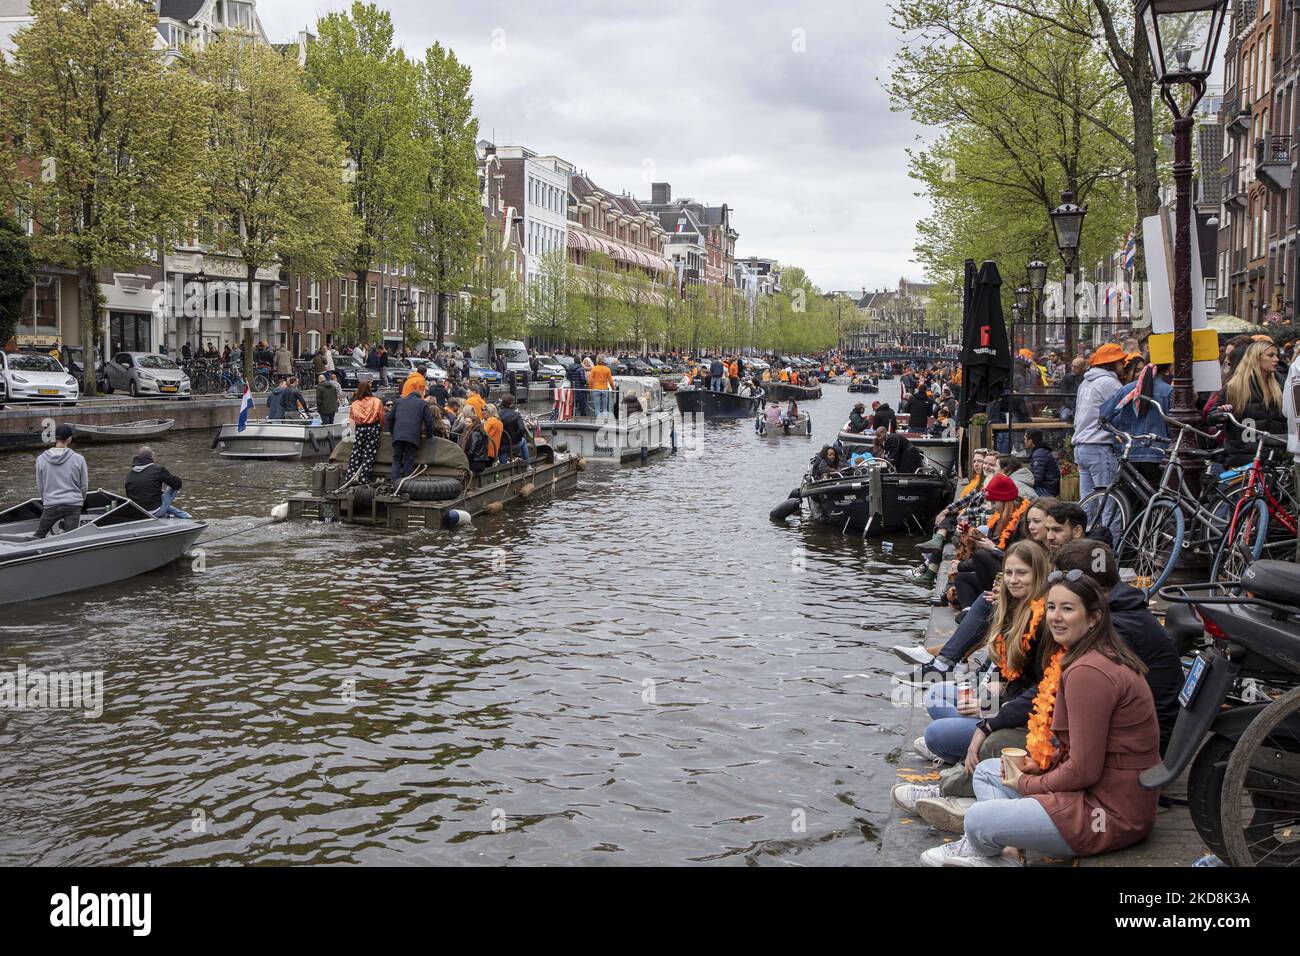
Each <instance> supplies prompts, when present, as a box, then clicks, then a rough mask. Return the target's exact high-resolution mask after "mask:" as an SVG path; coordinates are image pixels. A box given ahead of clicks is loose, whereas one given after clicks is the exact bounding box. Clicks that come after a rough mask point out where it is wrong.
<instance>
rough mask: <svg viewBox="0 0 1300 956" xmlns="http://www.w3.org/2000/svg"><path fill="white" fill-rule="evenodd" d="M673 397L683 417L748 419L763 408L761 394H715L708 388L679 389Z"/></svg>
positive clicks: (762, 396)
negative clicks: (701, 416)
mask: <svg viewBox="0 0 1300 956" xmlns="http://www.w3.org/2000/svg"><path fill="white" fill-rule="evenodd" d="M673 395H674V396H675V397H676V399H677V408H678V410H679V411H680V412H681V413H682V414H683V415H703V416H704V417H705V418H750V417H752V416H753V415H754V414H755V413H756V412H757V411H758V410H759V409H760V408H762V407H763V398H764V395H763V394H762V393H760V394H755V395H744V394H738V393H736V392H715V391H713V390H712V389H708V388H679V389H677V391H676V392H674V393H673Z"/></svg>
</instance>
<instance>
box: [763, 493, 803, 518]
mask: <svg viewBox="0 0 1300 956" xmlns="http://www.w3.org/2000/svg"><path fill="white" fill-rule="evenodd" d="M799 504H800V501H799V499H798V498H787V499H786V500H785V501H783V502H781V503H780V504H779V505H777V506H776V507H775V508H773V509H772V510H771V512H770V513H769V514H768V517H769V518H770V519H772V520H773V521H784V520H785V519H786V518H788V517H790V516H791V515H792V514H794V513H795V512H796V511H798V510H799Z"/></svg>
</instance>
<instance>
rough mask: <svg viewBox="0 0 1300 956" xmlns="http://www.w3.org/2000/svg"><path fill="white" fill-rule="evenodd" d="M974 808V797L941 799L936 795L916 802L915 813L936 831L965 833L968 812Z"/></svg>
mask: <svg viewBox="0 0 1300 956" xmlns="http://www.w3.org/2000/svg"><path fill="white" fill-rule="evenodd" d="M936 789H938V788H936ZM973 806H975V798H974V797H941V796H939V794H937V793H935V794H930V795H927V796H924V797H921V798H919V799H918V800H917V801H915V810H914V811H913V812H915V813H916V814H918V815H919V816H920V817H921V819H922V820H924V821H925V822H926V823H928V824H930V826H932V827H935V828H936V829H939V830H946V831H948V832H949V833H963V832H965V828H966V811H967V810H969V809H970V808H971V807H973Z"/></svg>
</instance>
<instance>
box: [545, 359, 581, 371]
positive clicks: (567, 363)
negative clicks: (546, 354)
mask: <svg viewBox="0 0 1300 956" xmlns="http://www.w3.org/2000/svg"><path fill="white" fill-rule="evenodd" d="M551 358H553V359H555V361H557V362H559V363H560V365H561V366H562V367H563V368H564V371H565V372H568V371H569V369H571V368H573V366H575V365H577V364H578V360H577V359H575V358H574V357H573V356H572V355H552V356H551Z"/></svg>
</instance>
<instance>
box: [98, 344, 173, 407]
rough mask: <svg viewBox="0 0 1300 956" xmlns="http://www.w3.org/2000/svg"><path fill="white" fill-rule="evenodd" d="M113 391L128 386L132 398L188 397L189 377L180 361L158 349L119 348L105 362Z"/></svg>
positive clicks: (105, 369) (127, 389) (109, 385)
mask: <svg viewBox="0 0 1300 956" xmlns="http://www.w3.org/2000/svg"><path fill="white" fill-rule="evenodd" d="M104 371H105V372H106V373H107V375H108V387H109V390H110V391H117V390H118V389H119V388H120V389H125V390H126V391H128V392H130V393H131V397H132V398H139V397H142V396H145V397H148V396H159V397H167V398H189V397H190V379H189V376H188V375H186V374H185V372H184V370H182V369H181V367H180V366H179V365H177V364H176V363H175V362H173V361H172V360H171V359H170V358H168V357H167V356H166V355H159V354H158V353H156V352H118V353H117V354H116V355H114V356H113V357H112V358H111V359H109V361H108V362H106V363H105V364H104Z"/></svg>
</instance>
